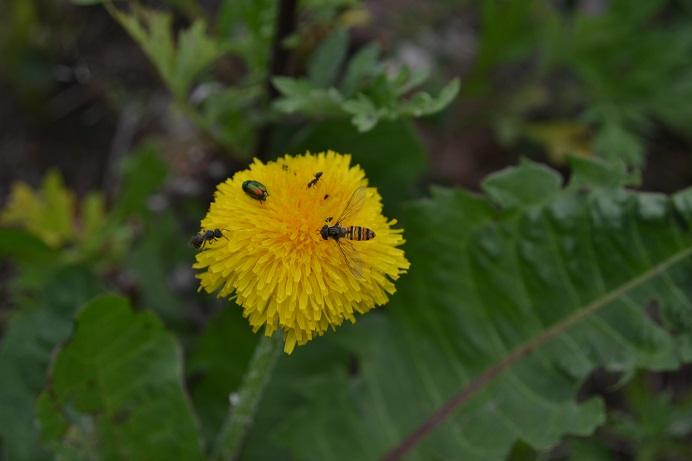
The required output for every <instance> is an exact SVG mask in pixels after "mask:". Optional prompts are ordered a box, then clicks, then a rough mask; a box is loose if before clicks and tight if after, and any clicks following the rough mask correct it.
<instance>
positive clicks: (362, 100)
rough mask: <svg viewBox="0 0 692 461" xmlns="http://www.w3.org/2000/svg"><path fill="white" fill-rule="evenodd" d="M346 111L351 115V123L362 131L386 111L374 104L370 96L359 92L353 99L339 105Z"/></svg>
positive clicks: (371, 126) (368, 129)
mask: <svg viewBox="0 0 692 461" xmlns="http://www.w3.org/2000/svg"><path fill="white" fill-rule="evenodd" d="M341 107H342V108H343V109H344V110H345V111H346V112H347V113H349V114H351V115H353V117H352V118H351V123H353V125H354V126H355V127H356V128H358V131H360V132H362V133H364V132H366V131H370V130H371V129H372V128H373V127H374V126H375V125H377V122H379V121H380V119H381V118H382V117H384V116H385V115H386V114H387V111H386V110H384V109H381V108H378V107H377V106H375V104H374V103H373V102H372V100H371V99H370V98H368V97H367V96H365V95H364V94H359V95H358V96H357V97H356V98H355V99H350V100H348V101H345V102H344V103H343V104H342V106H341Z"/></svg>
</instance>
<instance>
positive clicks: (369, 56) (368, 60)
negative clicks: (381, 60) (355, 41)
mask: <svg viewBox="0 0 692 461" xmlns="http://www.w3.org/2000/svg"><path fill="white" fill-rule="evenodd" d="M379 55H380V47H379V45H378V44H377V43H370V44H368V45H367V46H364V47H363V48H361V49H360V50H358V52H357V53H356V54H355V55H354V56H353V58H351V60H350V61H349V62H348V67H347V68H346V74H345V75H344V80H343V82H341V90H342V92H343V93H344V94H345V95H347V96H351V95H352V94H353V93H354V92H355V91H356V90H357V89H358V88H359V87H360V86H361V85H363V84H364V83H365V82H364V81H365V80H367V79H368V78H370V77H373V76H374V75H376V74H377V73H378V72H379V71H380V69H379V67H380V66H379V65H378V63H377V58H378V57H379Z"/></svg>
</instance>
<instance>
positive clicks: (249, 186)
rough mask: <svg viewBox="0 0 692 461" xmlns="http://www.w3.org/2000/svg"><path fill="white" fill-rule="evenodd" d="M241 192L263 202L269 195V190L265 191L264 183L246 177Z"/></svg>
mask: <svg viewBox="0 0 692 461" xmlns="http://www.w3.org/2000/svg"><path fill="white" fill-rule="evenodd" d="M243 192H245V193H246V194H247V195H248V197H250V198H253V199H255V200H259V201H260V202H264V201H265V200H267V197H268V196H269V192H267V188H266V187H265V185H264V184H262V183H261V182H259V181H254V180H252V179H248V180H247V181H245V182H244V183H243Z"/></svg>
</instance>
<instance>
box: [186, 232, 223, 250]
mask: <svg viewBox="0 0 692 461" xmlns="http://www.w3.org/2000/svg"><path fill="white" fill-rule="evenodd" d="M221 237H223V234H222V233H221V231H220V230H219V229H214V230H206V231H202V232H200V233H198V234H195V235H193V236H192V238H191V239H190V244H191V245H192V246H193V247H195V248H197V249H198V250H199V249H200V248H202V247H203V246H204V244H205V243H208V242H215V241H216V240H217V239H220V238H221Z"/></svg>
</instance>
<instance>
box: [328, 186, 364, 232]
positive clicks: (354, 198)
mask: <svg viewBox="0 0 692 461" xmlns="http://www.w3.org/2000/svg"><path fill="white" fill-rule="evenodd" d="M367 192H368V188H367V187H365V186H361V187H359V188H357V189H356V190H354V191H353V193H352V194H351V197H350V198H349V199H348V202H346V206H345V207H344V211H342V212H341V216H339V217H338V218H337V219H336V221H335V223H336V224H341V223H343V222H344V221H346V220H347V219H349V218H350V217H351V216H353V215H355V214H357V213H358V212H359V211H360V210H361V209H362V208H363V205H364V204H365V199H366V198H367Z"/></svg>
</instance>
